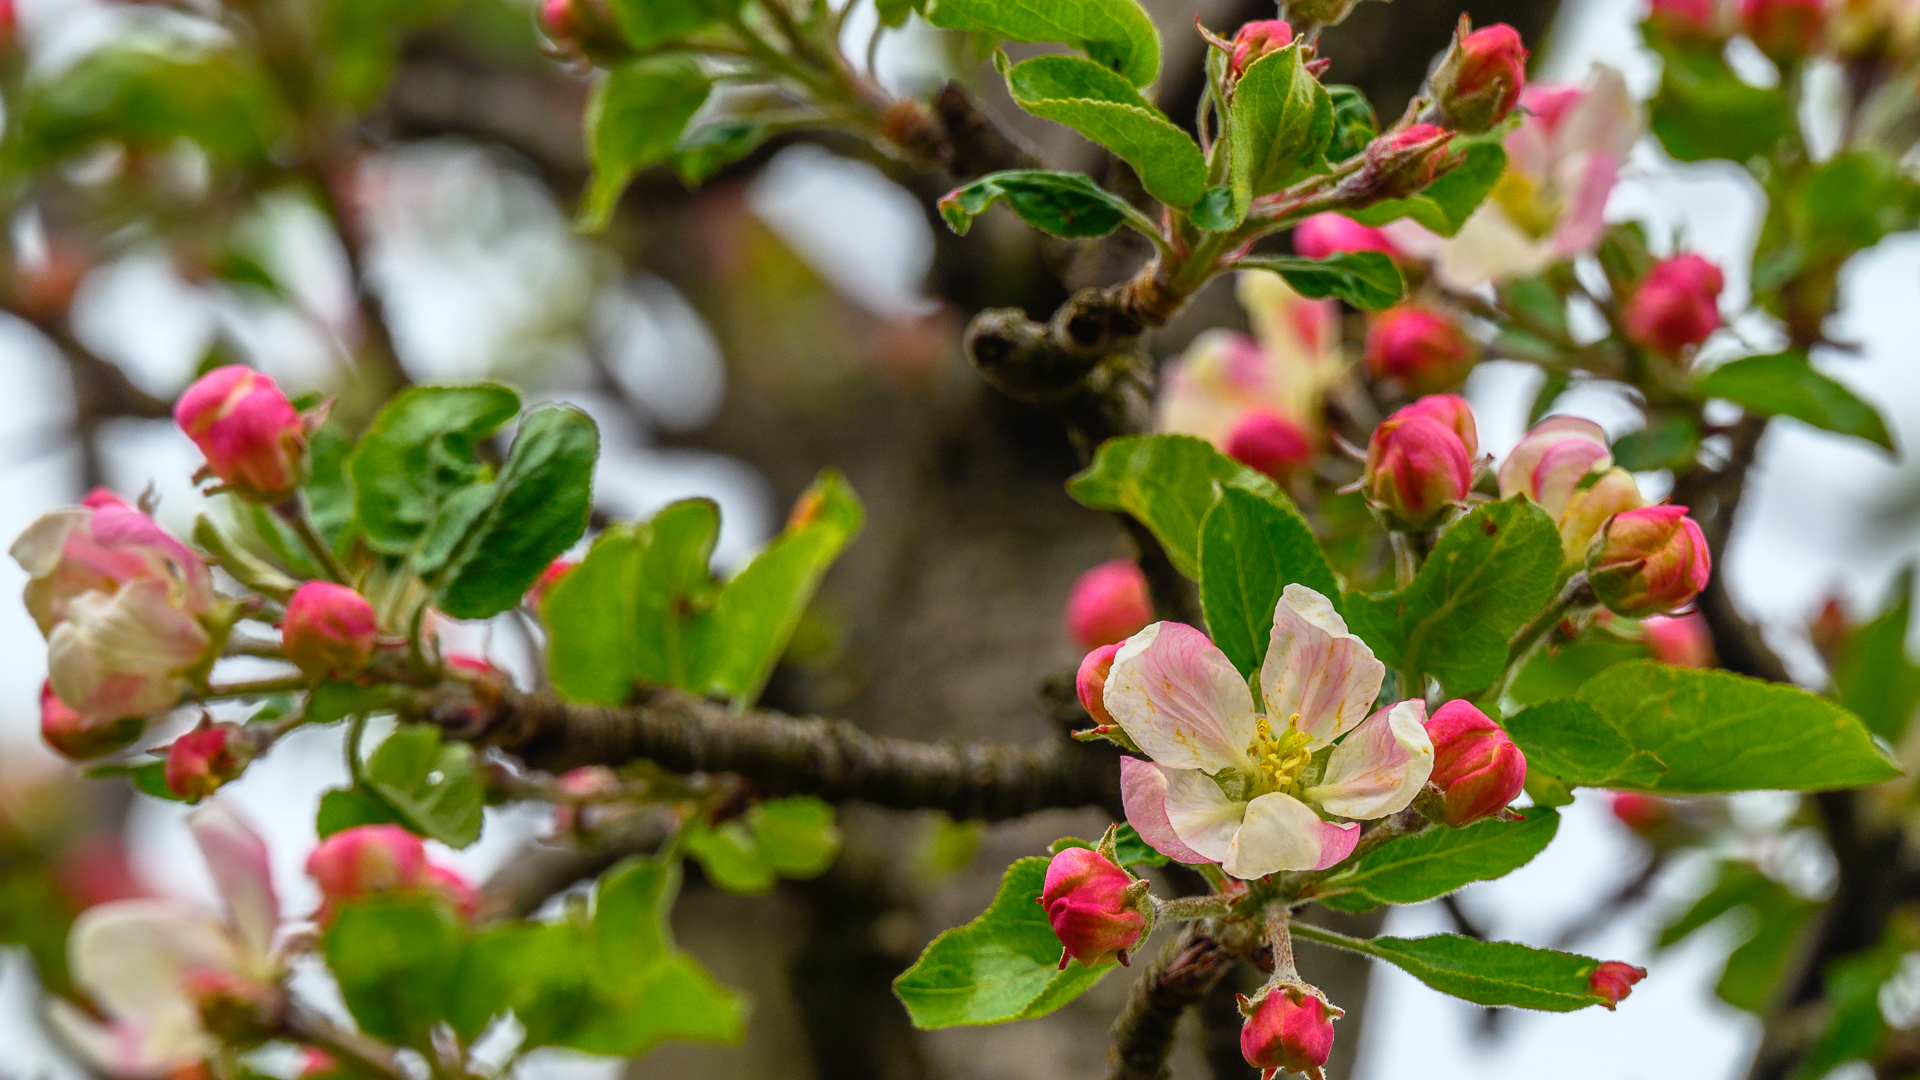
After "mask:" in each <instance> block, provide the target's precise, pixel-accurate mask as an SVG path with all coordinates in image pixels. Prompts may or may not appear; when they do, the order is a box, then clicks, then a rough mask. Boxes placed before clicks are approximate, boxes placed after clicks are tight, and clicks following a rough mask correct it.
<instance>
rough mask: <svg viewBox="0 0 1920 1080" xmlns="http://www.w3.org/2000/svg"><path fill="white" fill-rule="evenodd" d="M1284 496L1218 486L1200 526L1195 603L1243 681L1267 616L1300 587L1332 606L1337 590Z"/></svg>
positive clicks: (1258, 653) (1260, 654)
mask: <svg viewBox="0 0 1920 1080" xmlns="http://www.w3.org/2000/svg"><path fill="white" fill-rule="evenodd" d="M1285 500H1286V496H1284V495H1280V494H1278V493H1275V497H1273V498H1263V497H1261V496H1258V495H1255V494H1253V493H1251V492H1248V491H1242V490H1240V489H1239V488H1225V489H1223V490H1222V491H1221V493H1220V500H1219V501H1218V502H1216V503H1214V504H1213V509H1211V510H1209V511H1207V516H1206V518H1205V519H1204V520H1202V521H1201V523H1200V552H1199V561H1200V606H1201V608H1202V610H1204V611H1205V612H1206V616H1207V629H1208V631H1209V632H1210V633H1211V634H1212V635H1213V643H1214V644H1215V645H1218V646H1220V649H1221V651H1222V652H1225V653H1226V654H1227V658H1228V659H1230V660H1232V661H1233V666H1234V667H1235V668H1237V669H1239V671H1240V673H1241V674H1242V675H1245V676H1247V677H1249V678H1251V677H1252V676H1253V673H1254V672H1256V671H1258V670H1260V664H1261V662H1262V661H1263V660H1265V659H1266V656H1267V639H1268V638H1269V637H1270V636H1272V633H1273V611H1274V608H1275V607H1277V606H1278V605H1279V603H1280V594H1281V592H1282V591H1284V590H1285V589H1286V587H1287V586H1288V585H1291V584H1294V583H1296V582H1297V583H1299V584H1301V585H1305V586H1306V587H1308V588H1310V589H1313V590H1315V591H1316V592H1319V593H1320V594H1321V595H1322V596H1325V597H1327V598H1329V599H1332V600H1334V601H1335V602H1338V598H1339V596H1340V587H1339V585H1337V584H1336V583H1335V581H1334V578H1333V571H1332V570H1331V569H1329V568H1328V566H1327V559H1326V556H1325V555H1322V554H1321V553H1320V544H1319V542H1318V541H1316V540H1315V539H1314V537H1313V530H1312V528H1310V527H1309V526H1308V525H1307V522H1306V519H1305V518H1302V517H1301V516H1300V512H1299V511H1298V510H1295V509H1294V508H1293V505H1292V504H1291V503H1290V502H1287V501H1285Z"/></svg>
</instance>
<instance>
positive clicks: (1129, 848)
mask: <svg viewBox="0 0 1920 1080" xmlns="http://www.w3.org/2000/svg"><path fill="white" fill-rule="evenodd" d="M1113 854H1114V861H1115V862H1117V863H1119V864H1120V865H1121V866H1165V865H1167V864H1168V863H1170V862H1172V861H1173V860H1172V859H1169V858H1167V857H1166V856H1165V855H1162V854H1160V853H1159V852H1158V851H1155V850H1154V849H1153V848H1152V847H1150V846H1148V844H1147V842H1146V841H1145V840H1142V839H1141V838H1140V834H1139V832H1137V831H1136V830H1135V829H1134V827H1133V826H1131V825H1127V824H1122V825H1121V826H1120V827H1119V828H1118V829H1117V830H1115V832H1114V835H1113Z"/></svg>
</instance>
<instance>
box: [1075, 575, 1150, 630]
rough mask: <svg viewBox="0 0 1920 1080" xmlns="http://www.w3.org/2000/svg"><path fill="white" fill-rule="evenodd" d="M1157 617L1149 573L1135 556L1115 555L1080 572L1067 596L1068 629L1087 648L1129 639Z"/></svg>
mask: <svg viewBox="0 0 1920 1080" xmlns="http://www.w3.org/2000/svg"><path fill="white" fill-rule="evenodd" d="M1152 621H1153V601H1152V600H1151V599H1150V598H1149V597H1148V596H1147V576H1146V575H1145V574H1143V573H1141V572H1140V567H1139V566H1138V565H1136V564H1135V563H1134V562H1133V561H1132V560H1131V559H1115V560H1113V561H1112V562H1104V563H1101V564H1100V565H1099V566H1096V567H1094V568H1093V569H1091V570H1089V571H1087V572H1086V573H1084V574H1081V575H1080V578H1079V580H1078V581H1075V582H1074V583H1073V591H1072V592H1071V593H1069V594H1068V596H1067V633H1069V634H1071V635H1072V636H1073V640H1074V641H1076V642H1079V644H1080V647H1081V648H1083V649H1091V648H1095V647H1097V646H1100V645H1111V644H1113V643H1114V642H1116V641H1125V640H1126V639H1127V638H1128V637H1129V636H1130V635H1132V634H1134V633H1136V632H1137V631H1139V630H1140V628H1141V627H1144V626H1146V625H1147V624H1148V623H1150V622H1152Z"/></svg>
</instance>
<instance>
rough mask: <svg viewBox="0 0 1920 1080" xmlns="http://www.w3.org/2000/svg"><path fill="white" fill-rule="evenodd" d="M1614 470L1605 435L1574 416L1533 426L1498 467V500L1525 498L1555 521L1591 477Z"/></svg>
mask: <svg viewBox="0 0 1920 1080" xmlns="http://www.w3.org/2000/svg"><path fill="white" fill-rule="evenodd" d="M1612 464H1613V451H1612V450H1609V449H1608V448H1607V433H1606V431H1605V429H1603V428H1602V427H1601V426H1600V425H1599V424H1596V423H1594V422H1593V421H1591V420H1586V419H1583V418H1581V417H1578V416H1549V417H1547V418H1546V419H1545V420H1542V421H1540V422H1539V423H1538V424H1535V425H1534V426H1533V430H1532V431H1529V432H1527V433H1526V435H1525V436H1523V437H1522V438H1521V439H1520V441H1519V442H1518V443H1516V444H1515V445H1514V448H1513V450H1512V451H1510V452H1509V453H1508V454H1507V460H1506V461H1504V462H1502V463H1501V465H1500V497H1501V498H1503V499H1510V498H1512V497H1513V496H1515V495H1520V494H1524V495H1526V497H1527V498H1529V499H1532V500H1533V501H1534V502H1536V503H1539V504H1540V508H1541V509H1543V510H1545V511H1546V512H1547V513H1548V514H1550V515H1551V516H1552V517H1553V518H1554V519H1555V520H1558V519H1559V517H1560V515H1561V514H1562V513H1563V512H1565V510H1566V509H1567V502H1568V500H1570V499H1572V498H1573V493H1574V492H1575V491H1576V490H1578V489H1579V488H1580V487H1581V485H1583V484H1585V483H1586V482H1587V479H1588V477H1589V475H1590V474H1592V473H1596V472H1602V471H1604V470H1606V469H1607V467H1609V466H1611V465H1612Z"/></svg>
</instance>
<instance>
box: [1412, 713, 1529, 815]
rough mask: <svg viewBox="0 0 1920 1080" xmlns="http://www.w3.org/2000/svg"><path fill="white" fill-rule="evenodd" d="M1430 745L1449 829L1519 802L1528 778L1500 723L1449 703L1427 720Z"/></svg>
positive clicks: (1434, 779)
mask: <svg viewBox="0 0 1920 1080" xmlns="http://www.w3.org/2000/svg"><path fill="white" fill-rule="evenodd" d="M1427 738H1428V739H1430V740H1432V742H1433V774H1432V775H1431V776H1430V777H1429V778H1428V782H1429V783H1431V784H1433V786H1434V787H1436V788H1438V789H1440V794H1441V796H1442V798H1443V799H1444V806H1445V809H1444V811H1443V812H1442V820H1444V821H1445V822H1446V823H1447V824H1448V825H1450V826H1453V827H1454V828H1459V827H1460V826H1462V825H1468V824H1471V823H1473V822H1476V821H1479V820H1480V819H1481V818H1486V817H1491V816H1493V815H1494V814H1497V813H1499V812H1500V811H1502V810H1504V809H1506V808H1507V804H1508V803H1510V802H1512V801H1513V800H1514V799H1516V798H1518V797H1519V795H1520V789H1521V787H1522V786H1523V785H1525V783H1526V780H1527V758H1526V755H1524V754H1522V753H1521V752H1520V748H1519V747H1517V746H1515V745H1513V740H1512V739H1510V738H1508V737H1507V733H1506V731H1505V730H1503V729H1502V728H1501V727H1500V725H1499V724H1496V723H1494V722H1493V721H1492V720H1491V719H1488V717H1487V714H1486V713H1483V712H1481V711H1480V710H1479V709H1476V708H1474V707H1473V705H1472V704H1471V703H1470V702H1466V701H1449V702H1447V703H1446V704H1445V705H1442V706H1440V708H1438V709H1436V710H1434V714H1433V716H1432V718H1431V719H1429V720H1428V721H1427Z"/></svg>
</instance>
